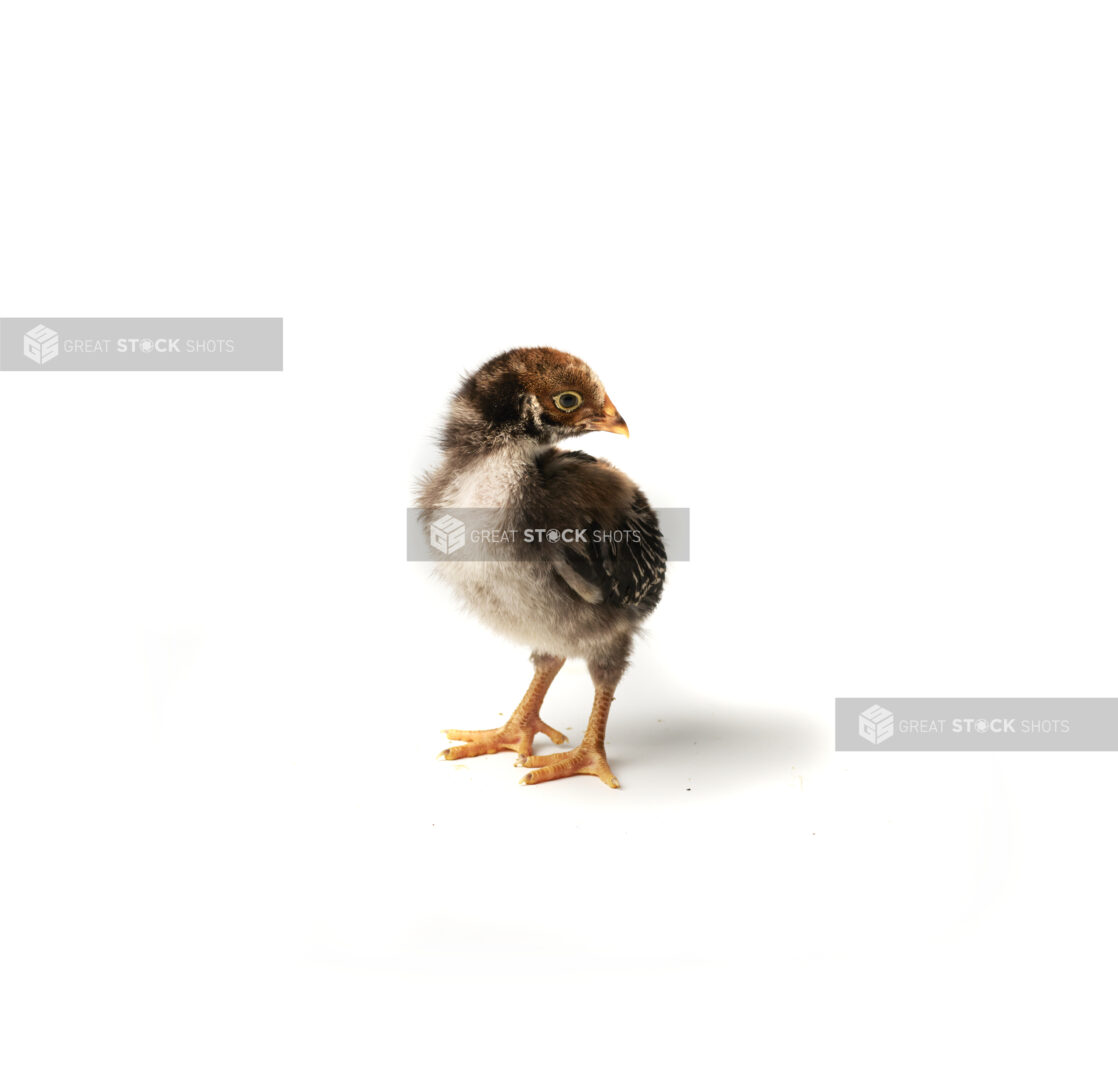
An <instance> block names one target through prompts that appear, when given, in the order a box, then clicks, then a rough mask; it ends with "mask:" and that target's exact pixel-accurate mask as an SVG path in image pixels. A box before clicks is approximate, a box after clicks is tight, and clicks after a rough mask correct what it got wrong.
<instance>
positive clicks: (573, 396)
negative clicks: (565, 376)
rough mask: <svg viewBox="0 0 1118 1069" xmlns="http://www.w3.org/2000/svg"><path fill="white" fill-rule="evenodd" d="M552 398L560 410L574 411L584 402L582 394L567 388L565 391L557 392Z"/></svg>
mask: <svg viewBox="0 0 1118 1069" xmlns="http://www.w3.org/2000/svg"><path fill="white" fill-rule="evenodd" d="M552 400H553V401H554V402H555V407H556V408H557V409H559V411H560V412H573V411H574V410H575V409H576V408H578V406H579V405H581V404H582V394H579V393H575V392H574V390H565V391H564V392H563V393H557V394H556V395H555V396H554V397H553V398H552Z"/></svg>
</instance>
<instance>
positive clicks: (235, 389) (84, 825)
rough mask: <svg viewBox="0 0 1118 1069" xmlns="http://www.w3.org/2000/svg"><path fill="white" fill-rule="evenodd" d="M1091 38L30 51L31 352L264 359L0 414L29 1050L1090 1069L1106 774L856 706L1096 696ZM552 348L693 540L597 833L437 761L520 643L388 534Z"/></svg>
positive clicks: (899, 14)
mask: <svg viewBox="0 0 1118 1069" xmlns="http://www.w3.org/2000/svg"><path fill="white" fill-rule="evenodd" d="M1112 12H1113V8H1112V6H1111V5H1107V4H1084V3H1068V2H1061V3H1058V4H1057V3H1030V4H1010V3H981V2H979V3H975V2H968V3H943V2H937V3H934V4H933V3H918V4H912V3H905V4H895V3H894V4H890V3H853V4H848V3H844V4H820V3H814V4H813V3H766V4H737V5H711V4H699V5H686V6H684V5H676V6H673V7H667V6H663V5H654V4H650V5H632V6H629V5H620V4H614V5H610V4H585V5H582V4H572V3H567V4H564V5H546V6H544V5H538V4H507V5H495V4H463V5H451V4H425V5H405V4H393V5H388V4H373V5H369V4H338V3H319V4H315V5H298V6H295V5H252V4H237V3H230V2H228V0H224V2H222V3H220V4H219V3H193V4H190V5H178V4H165V5H142V4H119V3H108V4H98V5H79V4H50V3H40V4H36V5H19V6H18V8H12V9H10V10H7V11H6V13H5V16H4V38H5V44H4V49H3V52H4V56H3V61H2V65H0V97H2V99H3V100H4V101H5V107H4V127H3V130H4V137H3V146H4V149H3V151H4V157H5V158H4V166H3V175H4V179H3V187H4V194H3V199H2V207H0V211H2V213H3V214H2V229H0V233H2V241H3V255H2V256H0V299H2V307H0V313H2V314H5V315H10V316H42V317H50V316H66V315H70V316H113V315H131V316H160V315H167V316H180V315H205V316H219V315H232V316H237V315H250V316H251V315H257V316H260V315H265V316H266V315H282V316H283V317H284V318H285V333H286V352H285V370H284V371H283V373H282V374H229V375H219V374H199V375H191V374H189V373H183V374H164V375H151V376H145V375H143V374H135V373H133V374H127V373H126V374H110V373H104V374H90V375H82V374H69V375H53V376H48V375H46V373H45V372H44V373H42V374H41V375H40V376H38V377H36V376H33V375H5V376H2V378H0V451H2V452H0V457H2V462H0V494H2V496H0V502H2V509H3V523H2V528H0V530H2V532H3V533H2V541H0V733H2V734H0V865H2V868H3V872H2V879H0V897H2V899H3V902H2V908H0V980H2V983H3V985H4V990H3V992H2V993H0V1007H2V1009H0V1012H2V1013H3V1016H4V1022H3V1028H2V1030H0V1054H2V1058H3V1062H4V1064H5V1065H6V1066H10V1067H12V1069H16V1067H19V1069H23V1067H32V1066H52V1067H53V1066H66V1067H70V1066H88V1065H94V1064H105V1065H113V1066H121V1067H124V1066H127V1067H131V1066H143V1067H145V1069H147V1067H152V1066H157V1067H160V1069H163V1067H178V1066H208V1067H214V1066H221V1067H225V1066H230V1067H234V1066H235V1067H243V1066H251V1065H267V1066H274V1067H279V1066H284V1067H286V1066H300V1067H302V1066H316V1067H317V1066H330V1067H349V1066H368V1065H374V1064H381V1063H383V1062H385V1061H386V1060H387V1061H388V1062H389V1063H392V1064H404V1065H426V1064H443V1063H446V1064H456V1065H474V1064H478V1065H482V1064H483V1065H501V1066H504V1065H514V1064H516V1065H523V1064H528V1065H552V1064H556V1065H557V1064H598V1063H607V1062H608V1063H611V1064H615V1065H626V1064H635V1063H638V1062H639V1063H640V1064H651V1065H671V1066H679V1065H700V1064H710V1063H712V1061H714V1060H715V1059H717V1060H718V1061H719V1062H724V1061H734V1062H740V1063H745V1064H750V1065H757V1066H774V1065H796V1066H801V1065H802V1066H815V1065H829V1064H833V1063H835V1062H836V1061H845V1062H850V1061H856V1062H858V1063H860V1064H865V1065H898V1064H900V1065H916V1064H924V1063H927V1064H937V1065H938V1064H942V1063H943V1062H945V1061H948V1060H950V1061H951V1062H953V1063H961V1064H967V1065H985V1064H989V1063H991V1062H993V1063H1000V1064H1015V1065H1024V1064H1038V1065H1040V1064H1043V1065H1051V1064H1080V1065H1090V1064H1103V1063H1109V1062H1110V1059H1111V1057H1112V1051H1110V1050H1108V1046H1109V1044H1110V1040H1111V1036H1112V1028H1111V1026H1110V1024H1109V1021H1110V1019H1111V1018H1112V1015H1113V1004H1114V994H1115V991H1114V979H1113V961H1114V953H1115V946H1116V941H1118V940H1116V935H1118V933H1116V925H1115V911H1114V902H1115V891H1116V887H1115V883H1116V880H1115V870H1114V862H1113V841H1114V832H1113V823H1114V813H1115V788H1114V756H1113V755H1112V754H1063V755H1061V754H1003V755H982V754H908V755H906V754H896V753H894V754H884V753H871V754H853V755H849V754H838V755H836V754H835V753H833V752H832V708H833V699H834V697H835V696H836V695H857V694H882V695H888V694H900V695H952V694H963V695H1113V694H1114V693H1115V691H1116V690H1118V686H1116V683H1115V673H1114V667H1115V650H1116V640H1118V627H1116V623H1115V611H1114V605H1115V598H1116V594H1118V571H1116V567H1115V555H1114V546H1115V544H1116V543H1118V538H1116V536H1118V521H1116V516H1115V507H1114V458H1115V447H1116V441H1115V439H1116V431H1115V420H1114V408H1115V385H1116V375H1115V370H1114V368H1115V354H1116V325H1115V323H1116V320H1115V314H1114V308H1115V305H1114V292H1115V284H1116V281H1118V278H1116V275H1118V271H1116V259H1115V249H1116V247H1118V240H1116V239H1118V211H1116V207H1115V205H1116V203H1118V199H1116V197H1115V190H1116V189H1118V154H1116V148H1115V138H1114V130H1115V101H1116V100H1118V75H1116V67H1115V63H1114V56H1115V50H1116V45H1118V41H1116V34H1115V30H1116V26H1115V21H1114V16H1113V14H1112ZM536 344H547V345H554V346H557V347H560V348H563V349H567V350H569V351H571V352H574V353H577V354H578V355H580V356H582V357H583V358H584V359H586V360H587V361H588V362H589V363H590V364H591V365H592V366H593V367H595V369H596V370H597V371H598V372H599V373H600V375H601V376H602V378H603V380H604V381H605V384H606V386H607V388H608V389H609V391H610V394H611V396H612V397H613V398H614V400H615V401H616V402H617V404H618V407H619V408H620V410H621V412H622V413H623V415H624V416H625V418H626V419H627V420H628V421H629V424H630V427H631V429H632V439H631V441H629V442H625V441H624V440H622V439H617V438H613V437H608V436H603V435H598V436H595V437H594V438H590V439H587V440H585V441H584V443H581V444H583V446H584V448H587V449H589V450H590V451H592V452H598V453H599V454H601V455H606V456H609V457H610V458H611V459H613V460H614V461H615V462H616V463H618V464H620V465H621V466H623V467H624V468H625V470H627V471H628V472H629V473H630V474H632V475H633V476H634V478H636V479H637V480H638V481H639V482H640V483H641V484H642V486H643V487H644V488H645V489H646V491H647V492H648V494H649V496H650V498H651V499H652V500H653V502H654V503H656V504H660V505H676V506H685V507H690V508H691V509H692V510H693V531H692V533H693V546H692V550H693V553H692V555H693V559H692V561H691V562H690V563H687V564H681V565H678V566H677V567H675V568H674V570H673V571H672V573H671V576H670V583H669V587H668V589H667V592H666V596H665V598H664V601H663V604H662V606H661V608H660V610H659V611H658V612H657V614H656V616H655V617H654V618H653V619H652V621H651V625H650V627H649V629H648V635H647V639H646V640H645V641H644V642H643V643H642V644H641V646H640V648H639V650H638V653H637V656H636V658H635V660H634V664H633V667H632V669H631V671H630V673H629V676H628V677H627V678H626V679H625V681H624V682H623V684H622V687H621V689H620V691H619V697H618V701H617V703H616V705H615V706H614V712H613V716H612V719H611V723H610V732H609V752H610V757H611V761H612V763H613V768H614V770H615V771H616V773H617V774H618V776H619V778H620V779H621V781H622V785H623V789H622V790H621V791H609V790H607V789H605V788H604V787H602V786H601V784H599V783H597V782H596V781H595V780H593V779H591V778H589V777H579V778H577V779H572V780H565V781H561V782H558V783H552V784H549V785H545V786H541V787H537V788H525V787H520V786H518V785H517V780H518V778H519V775H520V772H519V770H516V769H514V768H513V767H512V756H511V755H501V756H495V757H488V758H481V759H478V760H475V761H472V762H462V763H459V764H451V765H447V764H443V763H439V762H436V761H435V760H434V757H435V754H436V752H437V751H438V750H439V749H440V748H441V747H442V746H443V745H444V742H443V740H442V738H441V736H440V735H439V734H438V732H439V730H440V729H441V728H444V727H482V726H489V725H493V724H496V723H497V722H498V721H499V720H501V719H503V718H504V717H505V716H506V715H507V714H508V712H509V711H510V710H511V709H512V707H513V706H514V704H515V702H516V701H517V699H518V698H519V696H520V694H521V693H522V691H523V689H524V686H525V685H526V683H527V680H528V675H529V668H528V665H527V662H526V653H527V651H524V650H519V649H517V648H515V647H512V646H509V645H507V644H505V643H504V642H503V641H502V640H501V639H498V638H496V637H493V636H491V635H489V634H487V633H485V632H484V631H482V630H481V629H480V628H479V627H478V626H476V625H475V624H474V623H473V622H471V621H470V620H469V619H468V618H467V617H465V616H463V615H462V614H460V613H459V612H458V611H457V610H456V609H455V608H454V606H453V603H452V601H451V599H450V598H449V596H448V595H446V594H445V593H444V592H443V591H442V590H441V589H440V588H439V587H438V586H436V584H435V583H434V582H433V581H431V580H430V578H429V576H428V575H427V574H426V572H425V571H424V569H425V567H426V566H423V565H408V564H406V563H405V562H404V560H403V538H404V531H403V519H402V517H403V510H404V508H405V506H406V505H407V504H408V503H409V502H410V500H411V497H412V487H413V482H414V479H415V478H416V477H417V476H418V474H419V473H420V472H421V471H422V470H423V468H424V467H425V466H426V465H428V464H430V463H432V462H433V461H434V460H435V456H436V454H435V452H434V449H433V446H432V445H431V438H430V436H431V434H432V432H433V431H434V429H435V427H436V425H437V423H438V421H439V419H440V417H441V413H442V410H443V407H444V405H445V401H446V398H447V396H448V395H449V393H450V392H451V390H452V389H453V388H454V386H455V384H456V381H457V377H458V376H459V375H460V374H461V373H462V372H463V371H465V370H468V369H471V368H472V367H474V366H476V365H478V364H479V363H480V362H481V361H483V360H484V359H486V358H488V357H489V356H491V355H493V354H495V353H497V352H500V351H502V350H503V349H506V348H509V347H512V346H517V345H536ZM607 437H608V440H598V439H607ZM589 703H590V686H589V682H588V680H587V678H586V676H585V673H584V671H583V670H582V668H581V666H579V665H571V666H568V668H567V669H565V670H564V672H563V674H562V676H561V677H560V679H559V681H558V682H557V683H556V685H555V687H554V689H553V692H552V694H551V696H550V698H549V702H548V705H547V706H546V707H545V715H546V716H547V718H548V719H549V720H551V721H552V722H553V723H555V724H557V725H558V726H559V727H560V728H562V729H564V730H567V729H570V730H569V732H568V733H569V734H572V735H573V736H574V738H575V739H577V738H578V735H579V733H580V732H581V730H582V727H583V726H584V724H585V717H586V714H587V712H588V710H589ZM541 748H542V749H543V750H545V751H546V750H550V749H552V748H551V747H550V745H549V744H546V743H544V744H543V745H542V747H541Z"/></svg>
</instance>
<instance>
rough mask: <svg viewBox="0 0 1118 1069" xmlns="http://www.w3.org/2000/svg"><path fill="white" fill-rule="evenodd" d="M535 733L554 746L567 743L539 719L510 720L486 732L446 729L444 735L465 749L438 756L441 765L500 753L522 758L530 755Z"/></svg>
mask: <svg viewBox="0 0 1118 1069" xmlns="http://www.w3.org/2000/svg"><path fill="white" fill-rule="evenodd" d="M537 732H543V734H544V735H546V736H547V737H548V738H549V739H551V741H552V742H553V743H555V744H556V746H561V745H562V744H563V743H565V742H566V741H567V736H566V735H564V734H563V733H562V732H561V731H556V730H555V728H553V727H551V726H550V725H549V724H545V723H544V722H543V721H542V720H541V719H540V718H539V717H538V716H535V717H531V718H530V719H525V720H515V719H514V720H510V721H509V722H508V723H507V724H505V725H504V727H499V728H492V729H491V730H489V731H455V730H453V729H448V730H446V731H444V732H443V734H444V735H445V736H446V737H447V738H448V739H451V740H452V741H455V742H464V743H466V745H465V746H451V747H450V748H449V749H446V750H443V752H442V753H440V754H439V757H441V758H442V759H443V760H444V761H457V760H458V759H459V758H462V757H478V756H479V755H480V754H487V753H498V752H499V751H501V750H515V751H516V752H517V753H518V754H520V755H521V756H522V757H527V756H529V755H530V754H531V753H532V740H533V739H534V738H535V737H536V733H537Z"/></svg>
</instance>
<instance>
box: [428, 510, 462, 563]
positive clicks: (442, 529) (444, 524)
mask: <svg viewBox="0 0 1118 1069" xmlns="http://www.w3.org/2000/svg"><path fill="white" fill-rule="evenodd" d="M465 544H466V525H465V524H464V523H463V522H462V521H461V520H456V519H455V518H454V517H453V516H443V517H442V519H440V520H436V521H435V522H434V523H433V524H431V545H432V546H434V547H435V549H437V550H438V551H439V552H440V553H445V554H447V556H449V555H450V554H451V553H453V552H454V551H455V550H456V549H461V548H462V547H463V546H464V545H465Z"/></svg>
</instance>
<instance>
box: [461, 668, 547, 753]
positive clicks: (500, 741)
mask: <svg viewBox="0 0 1118 1069" xmlns="http://www.w3.org/2000/svg"><path fill="white" fill-rule="evenodd" d="M532 663H533V664H534V665H535V666H536V674H535V676H533V677H532V682H531V684H529V686H528V690H527V692H526V693H525V695H524V697H523V698H521V699H520V704H519V705H518V706H517V707H516V712H514V713H513V714H512V716H510V717H509V719H508V723H507V724H505V726H504V727H499V728H492V729H491V730H488V731H455V730H447V731H444V732H443V734H444V735H445V736H446V737H447V738H448V739H452V740H455V741H458V742H464V743H466V745H465V746H452V747H450V748H449V749H447V750H443V752H442V753H441V754H439V757H441V758H442V759H443V760H445V761H457V760H458V759H459V758H460V757H477V756H478V755H479V754H486V753H497V751H498V750H515V751H516V752H517V753H518V754H520V756H521V757H525V756H527V755H529V754H531V752H532V740H533V739H534V738H535V736H536V732H537V731H542V732H543V733H544V734H545V735H546V736H547V737H548V738H549V739H551V741H552V742H554V743H555V744H556V745H558V744H561V743H564V742H566V741H567V736H566V735H564V734H563V733H562V732H561V731H556V730H555V728H553V727H551V726H550V725H548V724H545V723H544V722H543V721H542V720H541V719H540V706H541V705H543V699H544V695H545V694H547V688H548V687H550V686H551V681H552V680H553V679H554V678H555V677H556V676H557V675H558V674H559V669H560V668H562V667H563V658H562V657H553V656H551V654H548V653H540V652H538V651H537V652H535V653H533V654H532Z"/></svg>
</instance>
